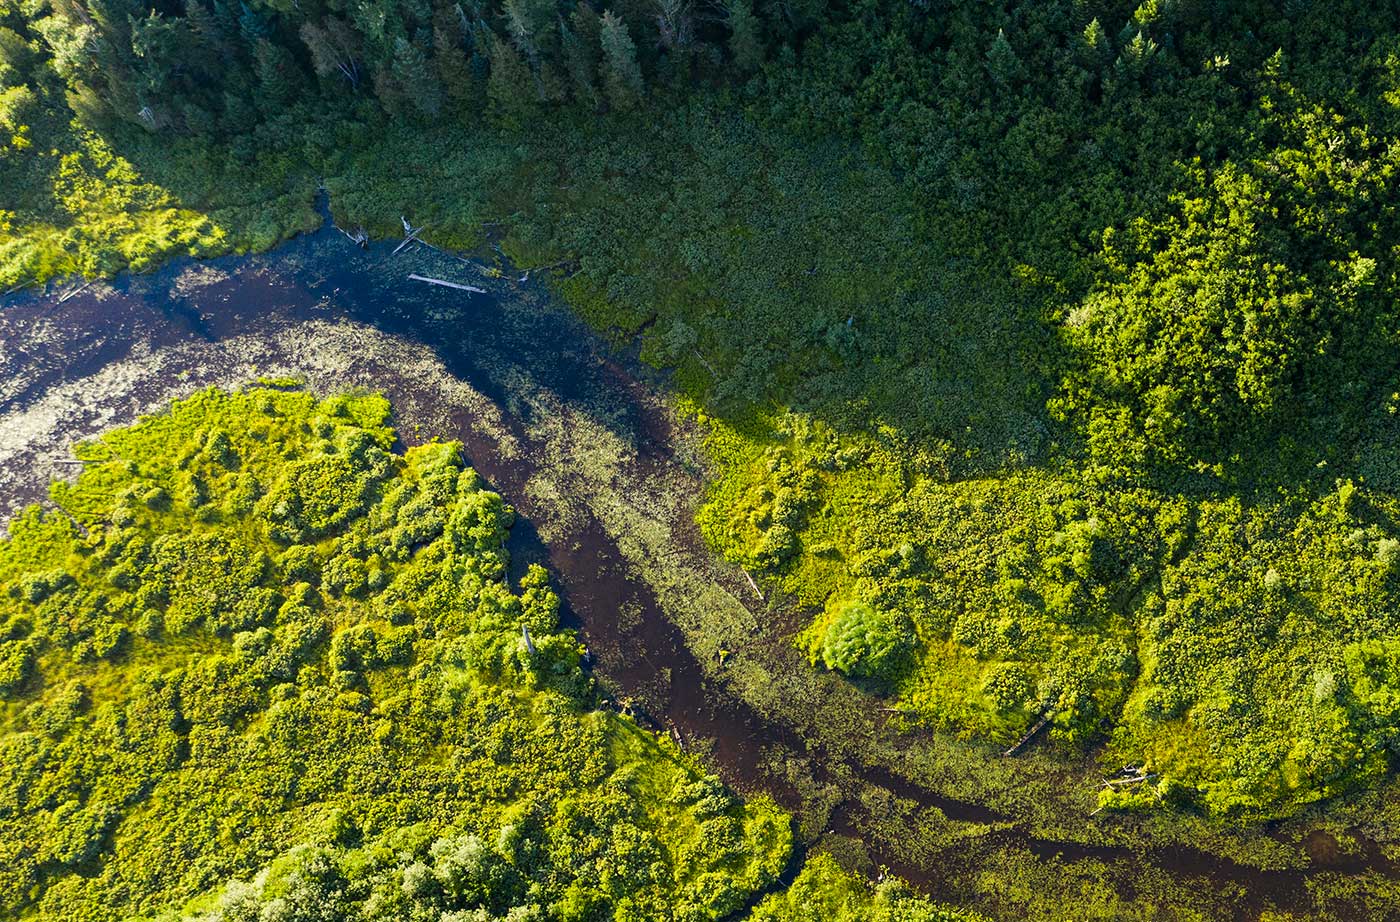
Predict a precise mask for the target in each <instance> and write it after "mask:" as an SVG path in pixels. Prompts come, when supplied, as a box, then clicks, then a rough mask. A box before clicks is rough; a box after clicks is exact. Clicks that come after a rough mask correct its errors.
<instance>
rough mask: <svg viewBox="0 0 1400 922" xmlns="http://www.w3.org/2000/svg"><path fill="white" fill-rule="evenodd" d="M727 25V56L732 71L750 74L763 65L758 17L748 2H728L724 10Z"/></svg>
mask: <svg viewBox="0 0 1400 922" xmlns="http://www.w3.org/2000/svg"><path fill="white" fill-rule="evenodd" d="M725 12H726V13H727V17H726V18H727V22H728V24H729V54H730V57H731V58H732V59H733V61H734V69H735V70H737V71H738V72H739V73H741V74H751V73H753V72H754V71H756V70H758V68H759V66H760V65H761V64H762V63H763V57H764V55H763V36H762V31H761V29H760V25H759V21H758V17H757V16H755V15H754V14H753V8H752V7H751V6H750V4H749V0H730V3H729V6H728V7H727V8H726V11H725Z"/></svg>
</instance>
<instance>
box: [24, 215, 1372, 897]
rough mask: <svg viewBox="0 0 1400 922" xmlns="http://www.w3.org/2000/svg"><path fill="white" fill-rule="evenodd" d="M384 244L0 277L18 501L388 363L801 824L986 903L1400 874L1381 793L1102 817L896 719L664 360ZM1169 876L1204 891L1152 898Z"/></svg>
mask: <svg viewBox="0 0 1400 922" xmlns="http://www.w3.org/2000/svg"><path fill="white" fill-rule="evenodd" d="M392 249H393V247H392V245H387V244H385V245H378V244H377V245H372V246H370V247H369V248H367V249H363V250H362V249H360V248H358V247H355V246H354V245H352V244H351V243H350V242H348V241H347V240H345V239H344V238H343V237H342V236H340V235H339V234H338V233H336V232H334V231H332V230H330V229H326V230H323V231H321V232H319V233H316V234H312V235H307V236H304V237H301V238H298V239H296V240H294V241H292V242H290V243H288V244H286V245H284V246H282V247H280V248H279V249H277V250H276V251H274V252H272V253H269V254H265V255H261V256H248V257H228V258H224V259H218V260H213V261H210V262H206V263H190V262H184V263H179V264H175V265H172V266H169V267H167V268H165V269H163V270H161V271H159V272H157V273H154V274H151V275H144V276H134V277H133V276H124V277H121V278H119V279H117V280H115V281H113V282H111V283H110V284H107V283H100V284H95V285H92V286H91V287H89V288H87V289H85V290H84V291H82V292H81V293H79V294H76V295H74V296H72V297H69V298H67V299H66V300H61V301H60V297H59V295H57V294H56V293H43V294H20V295H13V296H10V297H8V298H5V299H3V301H0V518H7V517H8V516H10V515H12V514H13V513H14V512H15V511H16V510H17V509H19V508H20V507H22V506H23V505H25V504H27V503H30V502H35V501H40V500H42V499H43V497H44V496H45V492H46V484H47V482H48V480H49V479H50V478H51V477H69V476H72V473H73V465H71V464H70V463H66V462H67V461H68V459H70V458H71V455H70V454H69V453H68V446H69V444H70V443H72V442H73V441H76V440H80V439H82V438H86V437H91V436H93V435H96V434H98V433H100V432H102V431H104V430H106V429H108V428H111V427H114V426H120V425H125V424H128V423H130V422H132V421H133V420H134V419H135V418H136V417H137V416H139V415H140V414H142V413H147V412H153V411H156V410H159V409H160V408H161V407H163V406H164V405H165V404H167V403H168V402H169V401H170V400H171V399H173V398H176V397H181V396H184V395H187V394H189V393H190V392H192V391H194V390H197V389H199V388H203V387H209V386H220V387H226V388H232V387H237V386H239V385H241V384H244V383H247V382H248V381H250V380H253V379H255V378H258V377H261V376H268V377H280V376H297V377H301V378H303V379H304V380H305V382H306V384H307V386H308V387H310V388H311V389H313V390H315V391H320V392H327V391H334V390H343V389H347V388H365V389H373V390H379V391H383V392H384V393H385V394H386V395H387V396H388V397H389V399H390V400H391V401H392V402H393V405H394V407H395V413H396V420H395V422H396V425H397V426H398V428H399V432H400V435H401V438H402V439H403V440H404V441H405V442H406V443H409V444H412V443H415V442H419V441H426V440H429V439H432V438H444V439H458V440H460V441H462V442H463V443H464V444H465V446H466V453H467V456H468V459H469V461H470V463H471V464H472V465H473V466H475V467H476V468H477V469H478V470H479V471H480V472H481V473H482V474H483V475H484V476H486V477H487V479H488V480H490V481H491V482H492V484H493V486H494V487H495V488H496V489H498V490H500V491H501V492H502V493H503V494H504V495H505V497H506V498H507V500H508V501H509V502H511V503H512V504H514V505H515V507H516V509H517V510H518V512H519V513H520V517H519V520H518V522H517V524H516V526H515V528H514V530H513V534H512V539H511V541H512V552H513V565H514V566H515V567H517V568H523V567H524V565H525V564H526V563H528V562H531V561H540V562H543V563H545V564H546V565H547V566H548V567H549V568H550V569H551V570H552V571H553V573H554V574H555V576H556V579H557V582H558V584H559V586H560V588H561V594H562V595H563V597H564V599H565V603H566V608H567V611H568V613H569V617H570V618H571V619H572V620H573V623H574V624H575V625H576V626H577V627H578V628H579V629H580V630H581V632H582V634H583V636H584V638H585V641H586V642H587V644H588V645H589V648H590V650H591V652H592V654H593V657H594V662H595V670H596V673H597V675H598V677H599V679H600V684H601V685H602V687H603V689H604V690H605V692H606V693H607V694H608V696H609V698H610V700H611V701H613V702H614V703H615V704H616V705H617V706H619V707H623V708H624V709H627V710H629V711H630V712H632V713H633V714H634V715H636V716H637V718H638V720H639V721H640V722H642V723H646V724H650V725H652V726H654V727H655V728H657V729H660V730H663V731H664V732H668V733H671V734H673V735H674V736H676V737H677V738H678V739H679V740H680V741H681V742H682V744H683V745H686V746H690V747H692V748H694V749H696V750H697V751H698V752H699V753H700V754H701V756H702V757H704V758H707V759H708V760H709V761H710V762H711V763H712V764H713V765H714V766H715V767H716V768H717V769H718V770H719V771H720V772H721V774H722V775H723V776H724V777H725V779H726V780H727V781H728V782H729V783H731V784H732V785H734V786H735V787H737V788H739V789H740V790H743V791H746V792H755V791H767V792H769V793H771V794H772V795H773V796H774V797H775V798H776V799H778V800H779V802H781V803H783V804H784V805H786V806H788V807H789V808H791V809H793V810H794V812H795V813H796V814H797V815H798V816H799V819H800V828H801V831H802V834H803V837H804V839H805V840H807V841H808V842H815V841H819V840H821V841H824V842H825V843H826V844H827V845H828V846H829V847H832V848H833V849H834V850H840V851H841V853H842V854H845V855H847V856H854V859H855V861H856V863H857V864H861V863H863V864H864V866H865V867H867V868H868V869H869V870H871V871H872V872H874V871H875V870H876V869H878V868H879V867H882V866H883V867H889V868H890V869H892V870H893V871H895V872H897V873H899V874H900V875H902V876H904V877H906V878H908V879H910V880H911V881H913V882H915V883H916V884H918V885H920V886H923V887H927V888H930V889H934V890H941V891H942V892H944V893H951V894H954V895H955V896H957V897H958V898H960V899H967V900H969V901H981V902H983V904H984V905H985V906H987V907H988V908H989V909H990V910H991V911H992V912H999V911H1002V910H1005V909H1007V908H1010V907H1011V906H1013V905H1014V901H1010V900H1009V898H1008V897H1005V896H1004V895H998V894H997V891H995V890H987V889H986V888H985V884H984V883H980V882H979V880H980V878H979V870H980V869H982V868H984V867H989V868H992V869H994V870H996V871H997V872H998V873H1003V874H1017V875H1021V876H1022V877H1023V878H1025V879H1028V880H1032V881H1035V880H1038V881H1039V883H1031V884H1027V885H1026V886H1028V887H1035V886H1039V887H1054V886H1059V885H1060V884H1061V883H1062V882H1063V883H1064V885H1065V886H1067V887H1068V886H1077V885H1078V883H1076V882H1082V881H1085V880H1090V879H1092V880H1097V881H1099V884H1098V886H1099V887H1100V892H1107V893H1108V894H1110V896H1111V897H1112V899H1111V900H1109V901H1108V902H1107V903H1105V904H1104V905H1105V906H1106V907H1107V908H1105V909H1102V910H1099V909H1095V910H1093V913H1094V914H1093V915H1091V914H1090V911H1089V910H1088V909H1086V911H1085V915H1084V916H1083V917H1084V918H1090V917H1092V918H1179V917H1189V918H1240V919H1255V918H1258V917H1259V915H1260V913H1261V912H1263V911H1264V910H1267V909H1291V910H1297V911H1301V912H1308V911H1310V910H1312V909H1316V908H1327V909H1329V911H1332V912H1340V910H1339V909H1338V907H1339V906H1340V905H1343V904H1338V903H1336V902H1333V901H1331V898H1330V897H1326V896H1319V890H1322V891H1326V892H1333V889H1335V890H1336V892H1342V891H1344V890H1345V889H1346V888H1345V887H1336V886H1335V885H1337V883H1338V881H1343V880H1348V881H1351V882H1352V883H1354V884H1356V886H1357V887H1359V888H1360V889H1361V890H1362V891H1364V890H1365V888H1366V887H1367V881H1374V882H1380V881H1388V880H1390V879H1393V878H1396V877H1397V875H1400V869H1397V867H1396V864H1395V863H1394V862H1393V861H1392V860H1391V859H1390V858H1388V857H1387V855H1386V853H1385V851H1384V850H1383V847H1382V845H1381V844H1380V843H1378V842H1377V841H1376V840H1375V838H1374V837H1375V836H1377V835H1380V833H1378V832H1376V831H1375V830H1370V831H1368V830H1365V829H1364V821H1363V820H1364V816H1365V811H1366V809H1367V802H1366V801H1365V799H1364V798H1363V800H1362V802H1361V803H1360V804H1359V805H1358V806H1357V807H1356V808H1355V810H1353V811H1352V812H1351V813H1349V814H1347V815H1346V816H1345V817H1343V818H1342V819H1341V820H1337V819H1336V818H1335V817H1334V818H1333V819H1332V820H1331V821H1330V824H1329V825H1327V829H1326V831H1324V830H1323V828H1322V826H1321V825H1320V824H1318V823H1317V822H1316V817H1313V818H1302V819H1299V820H1295V821H1290V822H1289V823H1285V824H1279V825H1277V826H1275V827H1273V828H1270V829H1267V830H1255V831H1233V832H1232V831H1225V832H1220V831H1216V830H1213V828H1212V827H1211V826H1209V825H1208V824H1205V823H1204V822H1203V821H1180V822H1178V821H1175V820H1172V821H1158V820H1150V819H1140V820H1139V819H1122V820H1117V819H1112V820H1105V821H1101V822H1099V823H1091V822H1089V821H1088V820H1087V819H1086V818H1085V817H1086V816H1087V812H1088V811H1087V810H1086V809H1084V807H1085V805H1087V804H1089V803H1090V802H1091V801H1092V795H1093V789H1092V786H1087V787H1086V786H1085V784H1084V778H1085V777H1086V773H1087V772H1088V770H1087V769H1086V768H1085V767H1084V766H1082V765H1080V766H1066V765H1065V764H1063V759H1062V758H1058V757H1055V756H1054V755H1052V754H1045V753H1031V754H1030V755H1029V757H1028V758H1027V759H1025V760H1024V761H1023V760H1003V761H997V760H995V759H993V758H990V757H989V755H988V751H987V747H979V746H976V745H973V744H969V743H957V742H938V743H937V744H936V746H935V743H933V742H931V741H929V740H926V739H925V740H921V739H918V738H913V739H901V738H897V735H896V734H892V733H887V732H883V729H884V728H883V725H882V720H883V718H882V717H881V716H879V713H878V708H877V707H876V704H875V703H874V702H872V701H871V700H870V699H868V698H863V697H862V696H861V693H860V692H859V691H858V690H855V689H852V688H851V687H850V686H848V685H846V684H844V683H840V682H837V681H836V680H834V679H832V678H831V677H829V676H819V675H817V674H815V673H813V672H812V671H811V670H810V669H807V668H806V667H805V666H804V665H803V664H802V663H801V662H800V660H798V659H797V657H796V655H795V653H794V652H793V651H792V649H791V645H790V644H789V643H788V642H787V640H786V638H787V637H788V636H789V635H790V631H791V629H792V627H793V626H794V621H793V616H792V613H790V612H787V613H785V612H784V611H783V610H782V608H781V606H778V607H775V608H771V609H770V608H768V607H767V606H766V605H765V604H762V603H760V600H759V599H758V598H757V597H755V594H754V592H753V591H752V590H751V589H750V588H749V586H748V584H747V583H746V581H745V580H744V579H743V577H742V574H739V573H738V572H737V571H731V570H728V569H726V568H725V567H723V566H722V565H721V564H719V563H717V562H716V561H715V560H714V559H713V558H712V557H711V556H710V555H709V553H708V552H707V551H706V550H705V549H704V548H703V547H702V546H701V544H700V541H699V538H698V535H697V533H696V531H695V529H694V527H693V525H692V516H693V511H694V504H695V503H696V502H697V501H698V498H699V496H700V493H701V487H702V484H703V480H702V476H703V461H702V460H701V459H700V457H699V455H698V453H697V449H696V447H695V446H696V442H697V440H696V438H695V433H694V432H692V431H690V429H689V427H688V425H687V424H684V423H682V422H679V421H678V420H676V419H675V418H674V416H673V414H672V413H671V412H670V410H669V408H668V405H667V403H666V401H665V399H664V393H665V384H664V380H663V379H661V378H659V377H658V376H656V375H655V374H654V373H652V372H650V371H649V370H647V369H645V368H644V367H642V366H641V365H640V364H639V363H637V362H636V361H634V360H633V359H632V358H631V357H629V356H628V355H626V354H621V353H619V352H618V351H616V350H614V349H612V348H610V347H609V346H608V345H607V344H606V343H605V342H603V341H602V340H601V339H600V338H598V337H597V336H595V335H594V334H592V333H590V332H589V331H588V330H586V329H585V328H584V327H583V326H582V325H581V324H580V323H579V322H578V321H577V320H576V319H574V318H573V317H572V315H570V314H569V313H568V312H567V311H565V310H563V309H561V308H560V307H559V306H558V305H556V304H555V303H554V302H553V300H552V299H551V298H550V297H549V295H548V293H547V289H546V286H544V285H542V284H540V283H539V281H538V280H530V279H528V278H523V277H522V273H521V272H519V271H518V270H512V269H510V268H509V267H506V266H499V268H496V267H497V266H498V263H497V261H495V260H493V259H491V258H490V257H489V254H488V256H487V257H484V258H481V259H470V260H469V259H465V258H462V257H457V256H453V255H450V254H445V253H441V252H439V251H435V250H431V249H428V248H425V247H410V248H409V249H406V250H405V251H403V252H401V253H399V254H397V255H391V252H390V251H391V250H392ZM410 274H418V275H422V276H426V277H431V278H438V279H445V280H450V281H453V282H456V283H458V284H463V285H471V286H474V287H476V288H480V289H483V292H480V293H477V292H468V291H464V290H460V289H454V288H449V287H443V286H436V285H431V284H425V283H422V282H419V281H414V280H411V279H409V278H408V276H409V275H410ZM784 676H793V677H795V678H790V679H784V678H783V677H784ZM833 725H834V726H836V727H838V728H839V729H838V730H837V731H835V732H833V731H831V729H830V728H831V727H832V726H833ZM935 748H936V749H937V752H936V753H935V752H934V749H935ZM930 753H933V754H930ZM1005 761H1014V762H1017V763H1018V764H1017V765H1014V766H1006V765H1004V764H1003V763H1004V762H1005ZM1059 790H1072V791H1074V793H1073V794H1072V795H1060V794H1052V793H1050V792H1055V791H1059ZM1394 796H1396V795H1395V794H1394V792H1393V790H1392V792H1391V793H1389V794H1385V793H1378V794H1375V795H1374V797H1376V798H1380V797H1392V798H1393V797H1394ZM1055 798H1058V800H1056V799H1055ZM1375 802H1378V801H1374V800H1373V801H1372V803H1375ZM1067 817H1068V819H1067ZM1201 843H1204V844H1201ZM1392 844H1393V843H1392ZM1225 855H1229V856H1230V857H1228V858H1227V857H1224V856H1225ZM1165 899H1171V900H1185V901H1187V902H1186V903H1185V905H1190V906H1192V907H1200V908H1201V911H1202V912H1203V913H1205V914H1204V915H1191V916H1177V915H1176V914H1174V913H1172V912H1170V911H1165V912H1154V911H1153V909H1152V907H1153V905H1154V904H1155V905H1156V907H1157V909H1158V910H1161V909H1162V907H1163V906H1164V905H1166V904H1164V903H1157V902H1156V901H1158V900H1165ZM1358 911H1359V912H1360V911H1361V910H1358ZM1366 913H1367V915H1366V916H1364V917H1372V916H1373V911H1371V910H1366ZM1340 917H1343V918H1346V917H1348V916H1346V915H1345V914H1342V915H1341V916H1340ZM1356 917H1357V918H1361V917H1363V916H1360V915H1358V916H1356Z"/></svg>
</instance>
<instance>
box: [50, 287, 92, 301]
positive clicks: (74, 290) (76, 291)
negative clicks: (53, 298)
mask: <svg viewBox="0 0 1400 922" xmlns="http://www.w3.org/2000/svg"><path fill="white" fill-rule="evenodd" d="M91 286H92V282H85V283H84V284H83V285H82V286H81V287H79V288H70V289H69V290H68V293H67V294H65V295H64V296H63V297H61V298H59V299H58V303H59V304H62V303H63V302H64V301H67V300H68V299H69V298H71V297H73V296H74V295H77V294H80V293H82V292H84V291H87V290H88V288H90V287H91Z"/></svg>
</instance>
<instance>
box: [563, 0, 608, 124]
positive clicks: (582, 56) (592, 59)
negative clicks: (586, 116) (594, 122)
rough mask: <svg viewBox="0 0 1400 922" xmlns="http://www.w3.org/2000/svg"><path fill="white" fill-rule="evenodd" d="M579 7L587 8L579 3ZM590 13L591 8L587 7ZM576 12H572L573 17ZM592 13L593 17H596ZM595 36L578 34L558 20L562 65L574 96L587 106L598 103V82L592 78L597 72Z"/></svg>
mask: <svg viewBox="0 0 1400 922" xmlns="http://www.w3.org/2000/svg"><path fill="white" fill-rule="evenodd" d="M580 8H581V9H587V7H586V6H585V5H583V4H580ZM589 12H590V13H591V12H592V10H591V9H589ZM578 15H579V14H578V13H575V14H574V17H575V19H577V17H578ZM597 15H598V14H596V13H593V16H594V18H595V19H596V18H597ZM596 41H597V38H596V33H595V36H593V37H592V38H590V37H589V36H585V35H580V34H579V33H578V32H575V31H574V30H572V29H570V28H569V27H568V25H567V24H565V22H564V20H562V19H560V20H559V43H560V45H561V47H562V48H563V49H564V66H565V68H566V69H567V70H568V72H569V78H570V79H571V80H572V81H573V87H574V98H575V99H577V100H578V101H579V102H582V103H585V104H587V105H589V106H595V107H596V106H597V105H598V103H599V97H598V83H597V80H596V79H594V74H596V73H597V72H598V57H599V55H598V49H597V46H596Z"/></svg>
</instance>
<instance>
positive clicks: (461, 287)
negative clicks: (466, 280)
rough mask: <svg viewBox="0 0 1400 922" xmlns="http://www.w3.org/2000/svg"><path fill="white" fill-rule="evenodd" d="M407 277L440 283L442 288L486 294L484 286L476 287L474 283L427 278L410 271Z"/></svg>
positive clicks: (431, 283) (430, 282)
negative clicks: (464, 283)
mask: <svg viewBox="0 0 1400 922" xmlns="http://www.w3.org/2000/svg"><path fill="white" fill-rule="evenodd" d="M408 277H409V278H410V279H412V280H413V281H415V282H427V283H428V284H429V285H442V286H443V287H444V288H456V289H459V290H461V291H472V292H475V293H476V294H479V295H484V294H486V289H485V288H477V287H476V286H475V285H462V284H460V283H458V282H448V281H445V280H443V279H431V278H428V277H427V276H426V275H419V274H418V273H416V272H413V273H410V274H409V276H408Z"/></svg>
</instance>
